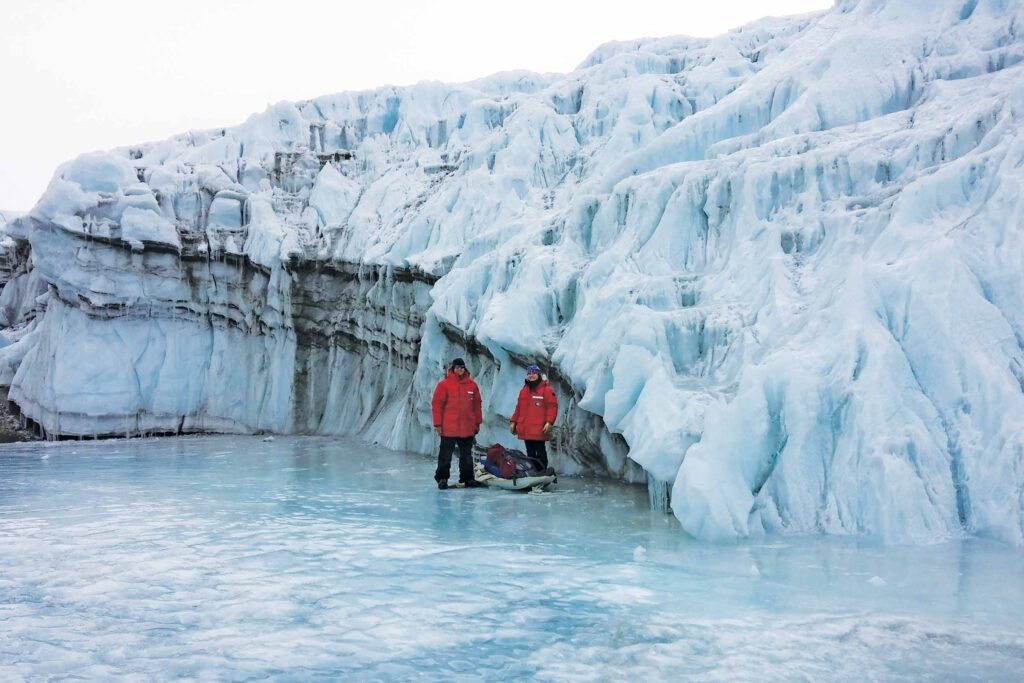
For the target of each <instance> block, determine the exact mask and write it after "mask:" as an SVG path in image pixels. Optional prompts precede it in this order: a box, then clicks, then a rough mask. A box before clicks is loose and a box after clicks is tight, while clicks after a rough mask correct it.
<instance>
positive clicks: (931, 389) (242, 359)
mask: <svg viewBox="0 0 1024 683" xmlns="http://www.w3.org/2000/svg"><path fill="white" fill-rule="evenodd" d="M1022 21H1024V3H1022V2H1021V1H1020V0H981V1H978V2H975V1H974V0H970V1H968V2H965V1H964V0H955V1H954V0H944V1H940V2H920V1H916V0H862V1H859V2H858V1H853V0H849V1H846V0H844V1H843V2H840V3H838V4H837V5H836V7H835V8H833V9H832V10H831V11H828V12H822V13H816V14H812V15H805V16H799V17H789V18H781V19H765V20H762V21H758V22H755V23H753V24H750V25H748V26H744V27H741V28H739V29H736V30H734V31H730V32H729V33H726V34H724V35H722V36H719V37H717V38H714V39H711V40H701V39H690V38H685V37H672V38H658V39H643V40H635V41H626V42H616V43H611V44H608V45H605V46H601V47H599V48H598V49H597V50H596V51H595V52H594V53H593V54H592V55H590V56H589V57H587V58H586V59H585V60H584V61H583V63H582V64H581V65H580V67H579V68H577V69H576V70H575V71H573V72H571V73H569V74H561V75H560V74H548V75H543V76H541V75H535V74H527V73H522V72H513V73H505V74H497V75H495V76H492V77H489V78H486V79H481V80H479V81H475V82H471V83H465V84H459V85H447V84H442V83H434V82H427V83H420V84H417V85H415V86H410V87H408V88H392V87H387V88H380V89H378V90H374V91H367V92H359V93H340V94H336V95H330V96H325V97H320V98H317V99H315V100H309V101H304V102H297V103H290V102H282V103H278V104H275V105H273V106H272V107H270V108H268V110H267V111H265V112H262V113H260V114H256V115H254V116H252V117H251V118H250V119H249V120H247V121H246V122H244V123H243V124H241V125H239V126H235V127H233V128H224V129H216V130H210V131H193V132H190V133H187V134H183V135H179V136H176V137H174V138H171V139H168V140H165V141H161V142H156V143H149V144H143V145H137V146H133V147H130V148H124V149H119V150H113V151H110V152H103V153H95V154H89V155H84V156H82V157H80V158H79V159H76V160H74V161H71V162H69V163H68V164H65V165H64V166H62V167H61V168H60V169H58V172H57V174H56V177H55V178H54V180H53V181H52V183H51V185H50V186H49V188H48V189H47V192H46V193H45V194H44V196H43V197H42V198H41V199H40V201H39V203H38V204H37V205H36V206H35V207H34V208H33V209H32V211H31V212H30V214H29V216H27V217H25V218H22V219H19V220H16V221H14V222H13V223H12V224H11V225H12V226H14V227H13V228H11V229H10V230H9V234H10V235H14V237H12V239H15V240H16V241H17V243H18V244H20V245H22V247H19V248H27V245H30V246H31V259H30V260H20V261H19V264H23V266H24V267H22V265H19V266H18V267H19V268H20V270H19V271H18V272H19V275H18V277H17V278H13V277H12V279H11V281H10V282H8V284H7V285H6V287H5V290H4V293H3V298H2V300H0V313H2V314H3V315H4V319H5V320H6V321H7V323H8V324H9V325H12V327H11V330H12V331H11V332H8V331H4V333H3V334H4V335H5V338H6V339H7V340H8V342H9V343H8V345H7V346H4V347H2V348H0V382H4V383H6V382H10V384H11V390H10V396H11V398H12V399H13V400H14V401H16V402H17V403H18V405H19V406H20V407H21V409H22V411H23V413H24V414H25V415H26V416H27V417H29V418H31V419H32V420H34V421H36V422H37V423H38V424H39V425H40V426H41V428H42V429H43V430H45V431H46V432H47V433H48V434H50V435H58V434H64V435H82V434H86V435H89V434H101V435H112V434H136V433H140V432H141V433H147V432H150V433H152V432H163V433H182V432H194V431H225V432H237V433H252V432H259V431H269V432H278V433H296V432H299V433H302V432H305V433H319V434H352V435H359V436H361V437H362V438H364V439H366V440H368V441H371V442H377V443H380V444H383V445H387V446H391V447H393V448H398V449H408V450H416V451H420V452H427V451H429V450H430V448H431V443H432V432H431V425H430V420H429V410H428V404H429V397H430V393H431V391H432V389H433V386H434V384H435V383H436V381H437V380H438V379H439V378H440V377H441V376H442V368H443V365H444V363H445V362H446V361H448V360H450V359H451V358H453V357H455V356H461V357H464V358H466V359H467V362H468V364H469V367H470V370H471V371H472V373H473V375H474V376H475V377H476V378H477V381H478V383H479V384H480V386H481V391H482V393H483V395H484V410H485V422H484V425H483V427H482V433H481V438H482V439H483V440H485V441H488V442H495V441H501V442H503V443H505V444H507V445H516V443H517V442H516V441H515V439H513V438H512V436H511V435H510V434H509V433H508V431H507V428H506V424H507V419H508V413H509V411H510V410H511V406H512V404H513V402H514V396H515V391H516V389H517V386H518V385H519V384H520V383H521V381H522V370H523V368H524V367H525V366H526V365H527V364H528V363H529V362H531V361H536V362H539V363H540V364H541V365H543V366H544V367H545V369H546V370H548V371H549V374H550V376H551V380H552V382H553V385H554V386H555V388H556V390H557V391H558V392H559V398H560V401H559V404H560V406H563V407H564V412H563V415H562V416H561V418H560V420H559V424H558V430H557V434H556V438H555V439H554V442H553V444H552V446H553V448H552V450H553V455H552V461H553V463H554V465H555V466H556V467H557V468H558V469H559V470H560V471H568V472H581V471H589V472H597V473H603V474H608V475H612V476H615V477H619V478H621V479H624V480H627V481H635V482H639V481H646V482H647V483H648V486H649V491H650V493H651V499H652V500H654V501H656V502H658V503H660V504H662V505H671V509H672V511H673V512H674V513H675V515H676V516H677V518H678V519H679V520H680V521H681V522H682V526H683V528H684V529H685V530H686V531H687V532H688V533H690V534H692V535H695V536H699V537H702V538H711V539H722V540H725V539H733V538H736V537H745V536H753V537H760V536H763V535H766V534H774V533H778V532H787V533H794V532H795V533H829V534H858V535H867V536H873V537H877V538H882V539H885V540H888V541H892V542H915V543H930V542H935V541H941V540H945V539H951V538H960V537H964V536H971V535H976V536H983V537H989V538H996V539H1000V540H1003V541H1005V542H1009V543H1012V544H1016V545H1022V544H1024V497H1022V495H1024V494H1022V491H1024V390H1022V388H1024V300H1022V292H1024V281H1022V273H1024V262H1022V259H1021V254H1024V244H1022V235H1024V233H1022V230H1021V226H1022V224H1024V211H1022V208H1024V204H1022V200H1021V197H1022V196H1024V192H1022V188H1024V173H1022V171H1021V169H1022V168H1024V141H1022V140H1024V138H1022V135H1021V125H1022V118H1021V117H1022V112H1024V85H1022V84H1024V33H1022V32H1021V31H1020V30H1019V27H1020V26H1021V25H1022ZM9 227H10V226H9ZM19 258H20V257H19ZM31 278H35V279H31ZM8 289H9V290H10V293H8ZM42 292H45V294H44V295H43V296H41V297H40V296H39V294H40V293H42ZM44 309H45V312H44Z"/></svg>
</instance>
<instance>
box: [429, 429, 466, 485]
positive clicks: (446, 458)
mask: <svg viewBox="0 0 1024 683" xmlns="http://www.w3.org/2000/svg"><path fill="white" fill-rule="evenodd" d="M474 440H475V439H474V438H473V437H472V436H465V437H459V436H442V437H441V450H439V451H438V452H437V470H436V471H435V472H434V481H448V477H449V476H450V475H451V469H452V452H453V451H454V450H455V448H456V447H458V449H459V481H461V482H462V483H463V484H465V483H467V482H470V481H473V441H474Z"/></svg>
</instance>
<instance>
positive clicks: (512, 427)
mask: <svg viewBox="0 0 1024 683" xmlns="http://www.w3.org/2000/svg"><path fill="white" fill-rule="evenodd" d="M508 431H510V432H512V433H513V434H515V433H516V423H515V422H509V423H508Z"/></svg>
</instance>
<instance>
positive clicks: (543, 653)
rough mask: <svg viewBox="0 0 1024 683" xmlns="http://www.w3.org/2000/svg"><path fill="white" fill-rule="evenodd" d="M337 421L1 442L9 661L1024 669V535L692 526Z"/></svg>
mask: <svg viewBox="0 0 1024 683" xmlns="http://www.w3.org/2000/svg"><path fill="white" fill-rule="evenodd" d="M432 471H433V463H432V461H431V459H429V458H425V457H422V456H415V455H410V454H407V453H398V452H393V451H388V450H384V449H381V448H376V447H372V446H366V445H362V444H358V443H356V442H352V441H344V440H338V439H330V438H322V437H317V438H277V439H276V440H274V441H263V440H261V439H260V438H259V437H194V438H182V439H147V440H131V441H124V440H122V441H106V442H63V443H56V444H52V443H51V444H21V445H4V446H0V680H4V681H10V680H25V679H27V680H49V679H53V678H64V677H81V678H84V679H89V680H96V679H107V680H109V679H137V680H158V679H161V680H162V679H169V678H178V677H183V678H190V679H200V680H206V679H210V680H213V679H216V680H246V679H261V680H262V679H266V678H271V679H284V680H318V679H319V680H335V679H338V678H349V679H356V680H409V679H414V678H422V679H424V680H510V679H518V678H533V679H537V680H573V681H595V680H627V679H629V680H636V681H639V680H645V681H650V680H689V679H699V680H879V679H881V680H903V679H905V680H921V679H935V680H953V679H955V680H1014V679H1017V680H1019V678H1018V677H1019V675H1020V672H1021V671H1024V628H1022V626H1024V609H1022V608H1024V551H1022V550H1021V549H1020V548H1014V547H1009V546H1002V545H998V544H994V543H988V542H984V541H979V540H971V541H967V542H958V543H945V544H940V545H931V546H923V547H921V546H918V547H904V546H885V545H880V544H876V543H873V542H871V541H865V540H863V539H860V540H852V539H842V538H840V539H837V538H828V537H798V538H791V537H769V538H768V539H761V540H748V541H744V542H739V543H734V544H729V545H714V544H709V543H705V542H698V541H694V540H692V539H689V538H687V537H686V536H685V534H683V533H681V532H680V530H679V528H678V524H679V523H678V521H677V520H676V519H675V518H674V517H673V516H671V515H666V514H663V513H658V512H653V511H651V510H650V509H649V506H648V503H647V492H646V489H644V488H641V487H630V486H625V485H619V484H614V483H610V482H606V481H597V480H588V479H564V478H563V480H562V481H560V482H559V484H558V487H557V490H556V491H554V492H552V493H549V494H544V495H531V494H518V493H510V492H504V491H496V490H449V491H438V490H436V489H435V488H434V486H433V482H432V480H431V475H432Z"/></svg>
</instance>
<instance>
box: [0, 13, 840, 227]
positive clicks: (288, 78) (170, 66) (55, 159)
mask: <svg viewBox="0 0 1024 683" xmlns="http://www.w3.org/2000/svg"><path fill="white" fill-rule="evenodd" d="M831 5H832V1H831V0H699V1H696V0H675V1H671V2H670V1H666V0H661V1H656V0H619V1H618V2H614V3H603V2H597V1H594V0H592V1H590V2H587V1H578V0H572V1H564V2H555V1H553V0H548V1H546V2H545V1H540V0H503V1H500V2H480V1H479V0H450V1H443V2H426V1H425V0H419V1H418V2H416V1H408V0H386V1H380V0H376V1H375V0H360V1H359V2H347V1H345V0H336V1H335V2H331V1H329V0H163V1H162V2H154V1H152V0H0V209H12V210H28V209H29V208H31V207H32V205H33V204H34V203H35V202H36V200H37V199H38V198H39V195H40V194H41V193H42V191H43V190H44V189H45V187H46V184H47V183H48V182H49V180H50V177H51V176H52V174H53V171H54V169H55V168H56V166H57V165H58V164H59V163H61V162H62V161H65V160H67V159H70V158H72V157H74V156H76V155H78V154H80V153H82V152H88V151H93V150H97V149H108V148H111V147H117V146H121V145H128V144H132V143H138V142H145V141H148V140H157V139H161V138H165V137H168V136H170V135H173V134H175V133H179V132H182V131H185V130H188V129H191V128H211V127H216V126H226V125H233V124H236V123H240V122H242V121H243V120H245V118H246V117H248V116H249V115H250V114H252V113H254V112H257V111H262V110H263V109H265V108H266V106H267V105H268V104H270V103H272V102H278V101H280V100H299V99H309V98H313V97H317V96H320V95H327V94H330V93H334V92H340V91H343V90H363V89H368V88H375V87H378V86H381V85H387V84H392V85H406V84H409V83H415V82H417V81H421V80H440V81H446V82H462V81H468V80H472V79H474V78H478V77H481V76H486V75H488V74H491V73H494V72H496V71H505V70H509V69H529V70H531V71H540V72H550V71H554V72H563V73H564V72H567V71H571V70H572V69H573V68H575V67H576V65H578V64H579V63H580V62H581V61H583V58H584V57H585V56H586V55H587V54H588V53H590V52H591V51H592V50H593V49H594V48H596V47H597V46H598V45H600V44H601V43H604V42H607V41H609V40H628V39H631V38H639V37H643V36H668V35H679V34H687V35H692V36H714V35H718V34H720V33H723V32H724V31H726V30H728V29H730V28H734V27H736V26H739V25H742V24H745V23H747V22H749V21H752V20H754V19H757V18H759V17H761V16H765V15H769V14H770V15H776V16H782V15H788V14H798V13H803V12H809V11H813V10H818V9H824V8H826V7H830V6H831Z"/></svg>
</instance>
